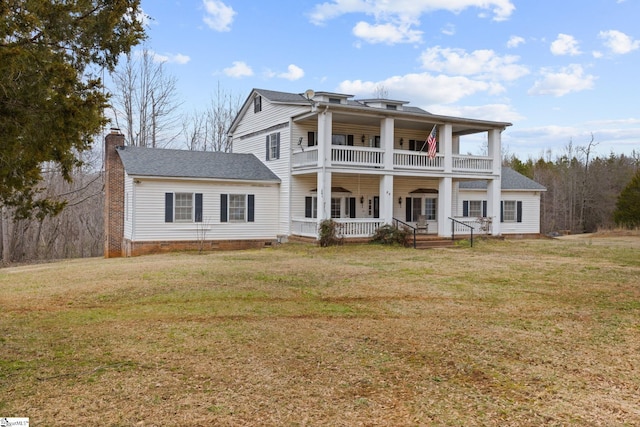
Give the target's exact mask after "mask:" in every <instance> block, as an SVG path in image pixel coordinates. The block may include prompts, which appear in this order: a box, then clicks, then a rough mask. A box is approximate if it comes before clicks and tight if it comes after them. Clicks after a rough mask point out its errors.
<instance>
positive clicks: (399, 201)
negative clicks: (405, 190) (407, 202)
mask: <svg viewBox="0 0 640 427" xmlns="http://www.w3.org/2000/svg"><path fill="white" fill-rule="evenodd" d="M398 204H399V205H400V206H402V197H398Z"/></svg>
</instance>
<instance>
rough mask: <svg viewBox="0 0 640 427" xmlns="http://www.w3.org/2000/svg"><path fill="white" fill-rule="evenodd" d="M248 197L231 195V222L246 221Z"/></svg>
mask: <svg viewBox="0 0 640 427" xmlns="http://www.w3.org/2000/svg"><path fill="white" fill-rule="evenodd" d="M246 211H247V197H246V195H244V194H229V221H230V222H242V221H246Z"/></svg>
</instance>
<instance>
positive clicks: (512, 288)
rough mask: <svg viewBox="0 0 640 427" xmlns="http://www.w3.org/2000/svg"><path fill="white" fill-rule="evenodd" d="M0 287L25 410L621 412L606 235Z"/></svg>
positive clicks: (561, 421) (453, 419)
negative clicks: (595, 237) (586, 238)
mask: <svg viewBox="0 0 640 427" xmlns="http://www.w3.org/2000/svg"><path fill="white" fill-rule="evenodd" d="M636 238H638V237H637V236H636ZM592 240H595V239H592ZM634 242H635V241H634ZM0 307H1V312H0V348H1V351H0V416H25V417H30V420H31V422H32V424H33V425H42V426H44V425H46V426H54V425H55V426H66V425H68V426H72V425H73V426H75V425H101V426H102V425H104V426H136V425H137V426H163V425H190V426H191V425H193V426H208V425H229V426H240V425H323V426H324V425H336V426H353V425H371V426H375V425H389V426H397V425H454V426H473V425H500V426H503V425H519V426H521V425H531V426H534V425H535V426H538V425H606V426H611V425H638V424H640V407H639V406H638V396H640V375H639V374H640V249H639V248H638V247H637V246H634V245H632V244H630V245H628V246H626V245H620V244H619V243H618V242H614V244H613V245H607V244H605V238H600V239H599V240H598V243H597V244H595V243H593V241H591V242H590V241H589V240H562V241H560V240H539V241H504V242H494V241H479V242H477V244H476V245H474V248H473V249H470V248H463V247H460V248H455V249H442V250H430V251H415V250H411V249H405V248H388V247H380V246H345V247H337V248H325V249H321V248H317V247H310V246H303V245H285V246H282V247H278V248H275V249H266V250H260V251H242V252H228V253H210V254H206V255H196V254H172V255H163V256H148V257H140V258H134V259H116V260H114V259H111V260H103V259H91V260H77V261H70V262H62V263H55V264H45V265H36V266H23V267H19V268H14V269H4V270H0Z"/></svg>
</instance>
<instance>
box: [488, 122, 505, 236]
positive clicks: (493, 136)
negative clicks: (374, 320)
mask: <svg viewBox="0 0 640 427" xmlns="http://www.w3.org/2000/svg"><path fill="white" fill-rule="evenodd" d="M501 134H502V131H501V130H500V129H491V130H490V131H489V135H488V147H487V148H488V154H489V157H491V159H492V161H493V175H494V178H493V179H490V180H489V181H488V183H487V216H488V217H489V218H492V219H493V221H492V224H491V232H492V234H493V235H494V236H500V235H501V234H502V233H501V227H500V226H501V224H500V201H501V200H502V178H501V177H502V141H501Z"/></svg>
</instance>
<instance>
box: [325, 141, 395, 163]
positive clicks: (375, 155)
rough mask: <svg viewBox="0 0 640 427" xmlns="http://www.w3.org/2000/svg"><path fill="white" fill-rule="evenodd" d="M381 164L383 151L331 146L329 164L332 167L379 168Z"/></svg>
mask: <svg viewBox="0 0 640 427" xmlns="http://www.w3.org/2000/svg"><path fill="white" fill-rule="evenodd" d="M383 162H384V150H382V149H380V148H366V147H351V146H348V145H332V146H331V164H334V165H343V166H365V167H381V166H382V165H383V164H384V163H383Z"/></svg>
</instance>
